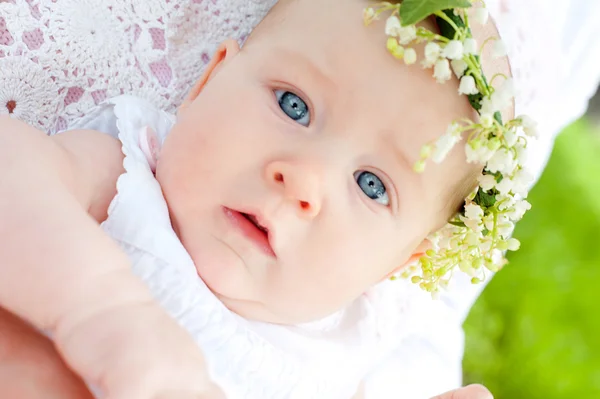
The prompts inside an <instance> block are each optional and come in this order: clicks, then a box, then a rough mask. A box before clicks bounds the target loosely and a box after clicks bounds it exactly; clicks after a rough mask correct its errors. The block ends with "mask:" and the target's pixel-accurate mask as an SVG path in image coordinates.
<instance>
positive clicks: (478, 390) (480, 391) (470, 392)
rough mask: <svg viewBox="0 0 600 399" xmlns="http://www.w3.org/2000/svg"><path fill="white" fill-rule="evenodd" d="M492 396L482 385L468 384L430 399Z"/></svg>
mask: <svg viewBox="0 0 600 399" xmlns="http://www.w3.org/2000/svg"><path fill="white" fill-rule="evenodd" d="M493 398H494V397H493V396H492V394H491V393H490V391H488V390H487V389H486V388H485V387H484V386H483V385H477V384H476V385H469V386H467V387H464V388H460V389H456V390H454V391H451V392H446V393H445V394H442V395H440V396H436V397H434V398H431V399H493Z"/></svg>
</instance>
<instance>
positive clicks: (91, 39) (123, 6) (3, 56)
mask: <svg viewBox="0 0 600 399" xmlns="http://www.w3.org/2000/svg"><path fill="white" fill-rule="evenodd" d="M274 3H275V0H187V1H182V0H0V114H3V113H12V114H14V116H16V117H17V118H19V119H23V120H25V121H27V122H29V123H31V124H33V125H35V126H37V127H39V128H41V129H43V130H45V131H47V132H49V133H55V132H57V131H59V130H62V129H64V128H66V126H67V124H70V123H71V122H74V121H76V120H78V119H79V118H81V116H83V115H84V114H85V112H86V111H87V110H89V109H90V108H91V107H92V106H94V105H96V104H98V103H99V102H101V101H103V100H104V99H106V98H110V97H114V96H117V95H120V94H123V93H128V94H134V95H136V96H139V97H142V98H145V99H147V100H148V101H151V102H152V103H154V104H155V105H156V106H158V107H160V108H162V109H165V110H168V111H173V110H174V108H175V107H176V105H177V104H179V103H180V101H181V100H182V98H183V96H184V95H185V94H186V91H187V90H188V88H189V87H190V85H191V84H192V83H193V81H194V80H195V79H197V78H198V77H199V75H200V73H201V72H202V69H203V67H204V65H205V64H206V63H207V62H208V60H209V58H210V56H211V55H212V52H213V51H214V50H215V47H216V45H218V44H219V42H221V41H222V40H224V39H226V38H228V37H233V38H236V39H240V40H243V39H244V38H245V37H246V36H247V35H248V34H249V32H250V31H251V30H252V28H253V27H254V26H255V25H256V24H257V23H258V22H259V21H260V20H261V19H262V18H263V16H264V15H265V14H266V12H267V11H268V10H269V9H270V7H271V6H272V5H273V4H274Z"/></svg>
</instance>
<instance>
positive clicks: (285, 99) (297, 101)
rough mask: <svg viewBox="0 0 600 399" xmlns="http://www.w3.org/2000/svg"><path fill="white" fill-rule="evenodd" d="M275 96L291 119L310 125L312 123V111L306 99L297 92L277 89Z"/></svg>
mask: <svg viewBox="0 0 600 399" xmlns="http://www.w3.org/2000/svg"><path fill="white" fill-rule="evenodd" d="M275 96H276V97H277V101H278V102H279V107H281V110H282V111H283V112H285V114H286V115H287V116H289V117H290V119H292V120H294V121H296V122H298V123H299V124H301V125H303V126H308V125H309V124H310V111H309V110H308V105H306V103H305V102H304V100H302V99H301V98H300V97H298V96H297V95H296V94H294V93H292V92H290V91H285V90H275Z"/></svg>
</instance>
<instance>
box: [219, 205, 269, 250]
mask: <svg viewBox="0 0 600 399" xmlns="http://www.w3.org/2000/svg"><path fill="white" fill-rule="evenodd" d="M223 210H224V212H225V216H227V218H228V219H229V220H230V221H231V222H232V224H233V227H235V228H236V229H237V230H238V231H239V232H241V233H242V235H243V236H245V237H246V239H248V240H250V241H251V242H252V243H254V245H255V246H256V247H257V248H258V249H260V250H261V251H262V252H263V253H265V254H267V255H268V256H270V257H274V258H276V257H277V256H276V255H275V252H274V251H273V247H271V239H272V237H271V232H270V230H269V228H268V227H267V226H263V225H262V224H261V222H260V221H259V220H261V219H260V215H254V214H252V213H246V212H242V211H236V210H233V209H230V208H227V207H223Z"/></svg>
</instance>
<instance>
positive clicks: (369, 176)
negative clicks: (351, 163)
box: [354, 171, 390, 206]
mask: <svg viewBox="0 0 600 399" xmlns="http://www.w3.org/2000/svg"><path fill="white" fill-rule="evenodd" d="M354 177H355V179H356V182H357V183H358V186H359V187H360V189H361V190H362V191H363V192H364V193H365V194H366V196H367V197H369V198H371V199H372V200H374V201H376V202H378V203H380V204H381V205H385V206H388V205H389V204H390V199H389V198H388V195H387V190H386V188H385V185H384V184H383V182H382V181H381V179H380V178H379V177H377V176H376V175H375V174H373V173H371V172H365V171H359V172H356V173H355V174H354Z"/></svg>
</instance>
